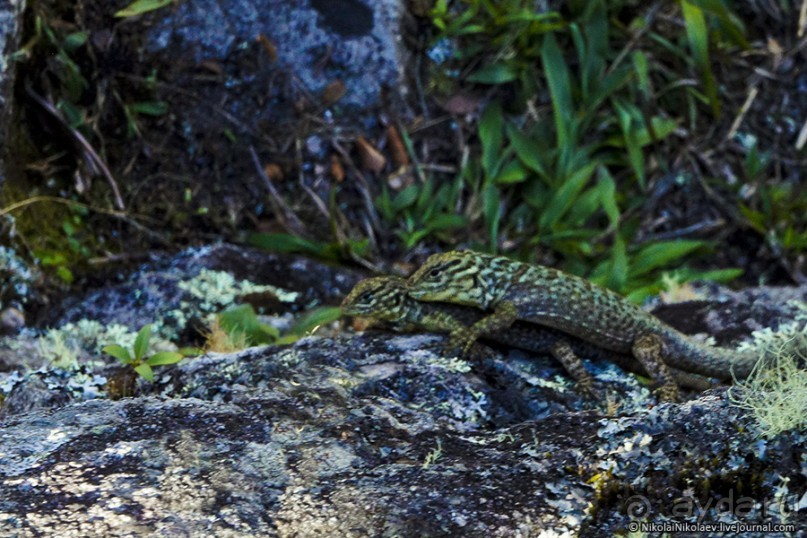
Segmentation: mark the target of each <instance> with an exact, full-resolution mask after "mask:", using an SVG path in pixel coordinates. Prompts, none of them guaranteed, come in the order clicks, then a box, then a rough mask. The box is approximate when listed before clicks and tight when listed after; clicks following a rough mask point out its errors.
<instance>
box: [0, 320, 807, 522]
mask: <svg viewBox="0 0 807 538" xmlns="http://www.w3.org/2000/svg"><path fill="white" fill-rule="evenodd" d="M432 343H434V340H433V339H430V338H426V337H419V336H400V337H394V338H390V337H389V336H388V335H384V334H378V335H374V336H373V335H367V336H363V337H354V338H342V339H336V340H330V339H318V338H308V339H305V340H303V341H301V342H299V343H297V344H296V345H294V346H290V347H286V348H278V347H264V348H254V349H250V350H246V351H244V352H241V353H238V354H234V355H221V356H211V357H205V358H201V359H196V360H191V361H188V362H187V363H185V364H182V365H180V366H179V367H176V368H172V369H166V370H164V371H162V372H161V373H159V375H158V379H157V381H156V382H155V384H153V385H151V386H145V385H142V386H141V391H142V394H141V395H140V396H138V397H136V398H130V399H124V400H121V401H117V402H112V401H107V400H93V401H87V402H80V403H72V404H70V405H67V406H64V407H60V408H56V409H52V410H49V411H34V412H31V413H28V414H25V415H18V416H13V417H10V418H7V419H5V422H3V423H0V426H2V427H0V535H4V536H6V535H7V536H38V535H48V536H56V535H58V536H69V535H80V536H140V535H172V536H174V535H179V536H256V535H257V536H292V535H293V536H323V535H327V536H471V537H473V536H538V535H540V534H541V533H542V532H545V533H546V535H562V534H563V533H564V532H568V533H570V535H571V534H576V535H580V536H610V535H614V534H615V533H617V532H624V531H625V529H626V528H627V526H628V524H629V523H630V522H631V521H633V520H632V518H631V517H632V516H633V517H634V518H638V517H639V516H644V517H647V518H648V520H649V521H653V522H656V523H663V522H665V521H670V520H671V519H672V514H673V511H675V512H674V513H676V514H678V518H677V520H678V521H687V522H694V521H696V520H697V518H698V517H701V516H704V514H705V519H706V520H707V521H708V520H713V518H716V517H717V516H718V515H719V516H720V518H721V520H722V521H727V522H736V521H742V522H746V523H749V522H762V521H766V520H768V521H781V520H782V519H783V518H782V515H781V511H780V509H779V508H777V505H776V502H775V501H776V498H775V497H774V495H775V494H777V491H778V492H779V495H780V497H779V498H780V499H782V500H784V502H785V503H788V504H787V507H788V508H789V509H791V510H792V512H791V513H790V515H789V516H788V518H787V522H788V523H792V524H794V525H796V526H797V527H798V528H802V529H803V528H804V526H805V524H807V514H805V511H804V510H801V511H799V506H800V505H799V501H800V495H801V494H802V493H803V485H804V472H805V470H806V469H807V460H805V459H804V458H805V456H804V454H805V448H807V439H806V438H805V436H804V434H798V433H790V434H782V435H779V436H778V437H777V438H775V439H773V440H771V441H759V440H757V439H755V438H754V436H753V434H752V433H751V428H750V427H749V426H750V425H749V423H748V420H747V419H746V418H745V417H744V416H743V414H742V412H741V411H739V410H738V409H737V408H735V407H732V406H730V405H729V403H728V401H727V397H726V392H725V389H717V390H713V391H711V392H708V393H705V394H703V395H701V396H700V397H698V398H697V399H695V400H692V401H690V402H687V403H686V404H682V405H659V406H655V407H651V406H648V405H642V406H635V407H631V408H630V413H629V414H627V415H622V416H619V415H613V414H611V415H606V414H604V413H603V412H602V411H601V410H599V409H598V408H597V406H596V405H594V404H590V403H589V404H584V405H583V406H582V408H581V409H580V410H574V409H573V407H574V405H572V406H569V405H567V404H566V403H564V402H563V401H560V400H557V399H556V401H555V402H554V403H553V405H554V406H555V408H554V409H553V412H551V413H541V412H536V411H534V409H535V408H534V407H531V405H530V402H528V401H526V400H529V399H531V398H551V397H552V396H551V394H552V392H554V393H555V394H557V393H558V392H559V391H558V390H557V389H556V390H554V391H548V392H535V391H533V392H532V393H530V391H521V390H516V391H515V392H516V393H517V396H516V397H518V398H523V399H525V402H526V403H527V405H525V406H523V407H522V408H521V409H522V410H521V411H520V413H510V414H509V415H508V414H507V413H502V412H500V411H498V410H497V409H503V408H505V407H506V404H505V403H503V400H502V399H501V398H498V397H497V396H496V395H495V392H496V391H495V390H494V389H493V388H492V387H491V385H490V384H488V383H487V382H485V381H484V379H483V378H484V373H483V372H480V371H473V370H472V371H468V372H463V371H461V369H458V368H456V367H452V366H451V365H450V364H449V363H447V362H445V361H444V360H441V359H439V358H438V357H436V356H435V355H433V354H432V353H430V352H429V351H424V349H428V347H429V346H430V345H431V344H432ZM488 361H489V362H492V363H496V362H497V361H498V362H501V361H502V359H501V358H500V357H496V356H491V358H489V359H488ZM454 366H456V365H454ZM514 368H515V370H517V371H519V372H520V373H521V375H522V376H523V378H524V379H529V376H528V375H526V370H524V367H523V366H522V365H519V364H516V365H515V366H514ZM620 390H621V389H620ZM618 397H619V398H628V399H629V398H631V397H632V394H630V393H628V392H623V393H621V394H620V395H619V396H618ZM578 403H579V401H578ZM787 479H789V480H790V481H789V482H786V481H785V480H787ZM783 484H784V486H783ZM777 488H779V489H778V490H777ZM782 488H784V489H782ZM730 498H731V499H732V501H731V502H733V503H734V505H736V504H737V502H739V501H740V500H741V499H753V500H754V501H753V502H755V503H756V504H753V506H754V507H755V511H754V512H753V513H751V514H748V512H747V511H746V512H740V511H739V509H735V508H732V509H731V510H728V511H727V510H726V509H725V505H726V503H727V502H728V500H729V499H730ZM706 501H710V502H711V504H709V506H710V507H712V508H709V509H705V508H704V506H706V504H705V503H706ZM717 501H723V504H722V505H721V506H723V507H724V508H723V511H722V512H719V513H718V512H716V511H715V509H714V506H715V503H716V502H717ZM745 502H748V501H745ZM698 503H699V504H698ZM762 503H765V504H764V507H765V509H766V510H767V512H766V513H764V514H763V513H762V512H761V509H762V507H763V504H762ZM734 505H733V506H734ZM713 535H714V534H713ZM794 535H795V536H798V535H799V534H798V533H796V534H794ZM774 536H777V535H776V534H774ZM778 536H783V534H778Z"/></svg>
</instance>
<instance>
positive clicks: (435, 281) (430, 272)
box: [407, 250, 490, 307]
mask: <svg viewBox="0 0 807 538" xmlns="http://www.w3.org/2000/svg"><path fill="white" fill-rule="evenodd" d="M487 258H488V256H486V255H484V254H479V253H476V252H472V251H459V250H455V251H452V252H445V253H442V254H434V255H433V256H430V257H429V258H428V259H427V260H426V262H425V263H424V264H423V265H422V266H421V267H420V269H418V270H417V271H415V272H414V274H412V276H410V277H409V280H408V281H407V283H408V285H409V296H410V297H413V298H414V299H417V300H420V301H445V302H450V303H460V304H465V305H469V306H477V307H479V306H481V307H487V304H486V303H487V297H488V295H489V292H490V290H488V289H487V288H488V282H487V280H488V279H487V278H486V277H487V276H488V275H487V273H489V272H490V271H489V270H488V265H489V264H486V262H485V260H486V259H487Z"/></svg>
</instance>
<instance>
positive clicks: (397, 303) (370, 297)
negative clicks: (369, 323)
mask: <svg viewBox="0 0 807 538" xmlns="http://www.w3.org/2000/svg"><path fill="white" fill-rule="evenodd" d="M406 298H407V297H406V281H404V280H403V279H401V278H398V277H394V276H380V277H374V278H367V279H364V280H362V281H361V282H359V283H358V284H356V286H355V287H354V288H353V289H352V290H351V292H350V293H349V294H348V295H347V297H345V300H344V301H342V313H343V314H344V315H347V316H358V317H368V318H373V319H377V320H381V321H400V320H401V319H403V318H404V316H405V315H406V311H405V308H404V301H405V300H406Z"/></svg>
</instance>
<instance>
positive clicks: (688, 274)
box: [675, 267, 745, 284]
mask: <svg viewBox="0 0 807 538" xmlns="http://www.w3.org/2000/svg"><path fill="white" fill-rule="evenodd" d="M744 272H745V271H743V270H742V269H739V268H736V267H732V268H728V269H712V270H709V271H698V270H695V269H689V268H687V267H684V268H682V269H679V270H677V271H675V277H676V279H677V280H678V281H679V282H681V283H684V282H693V281H696V280H703V281H709V282H720V283H723V284H725V283H727V282H731V281H732V280H734V279H736V278H739V277H741V276H742V275H743V273H744Z"/></svg>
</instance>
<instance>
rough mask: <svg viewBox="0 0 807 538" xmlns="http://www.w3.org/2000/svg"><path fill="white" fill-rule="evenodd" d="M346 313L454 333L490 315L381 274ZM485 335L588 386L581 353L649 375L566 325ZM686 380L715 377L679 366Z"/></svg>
mask: <svg viewBox="0 0 807 538" xmlns="http://www.w3.org/2000/svg"><path fill="white" fill-rule="evenodd" d="M342 310H343V313H344V314H345V315H349V316H359V317H366V318H371V319H374V320H379V321H385V322H389V323H392V324H393V325H394V326H395V327H396V328H398V329H400V330H416V329H420V330H427V331H433V332H438V333H450V332H453V331H457V330H463V329H465V328H466V327H468V326H471V325H473V324H474V323H476V322H478V321H479V320H481V319H483V318H484V317H485V312H484V311H482V310H479V309H478V308H473V307H466V306H462V305H458V304H452V303H442V302H422V301H416V300H414V299H412V298H411V297H410V296H409V295H408V293H407V284H406V281H405V280H403V279H401V278H398V277H392V276H389V277H375V278H368V279H365V280H362V281H361V282H359V283H358V284H356V286H355V287H354V288H353V290H352V291H351V292H350V294H348V296H347V297H346V298H345V300H344V301H343V302H342ZM483 337H484V338H485V339H488V340H491V341H494V342H497V343H499V344H504V345H506V346H511V347H517V348H520V349H524V350H527V351H532V352H535V353H541V354H550V355H552V356H553V357H555V358H556V359H557V360H558V361H559V362H560V363H561V364H562V365H563V366H564V368H565V369H566V371H567V372H569V374H570V375H571V376H572V377H573V378H574V379H575V380H576V381H577V382H578V384H579V385H580V386H581V387H582V388H584V389H586V390H591V389H592V388H593V379H592V377H591V375H590V374H589V373H588V372H587V371H586V370H585V367H584V366H583V362H582V360H580V358H579V356H578V355H582V356H586V357H589V358H591V359H595V360H609V361H611V362H614V363H616V364H617V365H619V366H620V367H622V368H624V369H626V370H629V371H632V372H636V373H639V374H641V375H646V371H645V370H644V369H643V368H642V366H641V365H640V364H639V363H638V362H637V361H635V360H633V359H632V358H631V357H630V356H628V355H626V354H622V353H616V352H611V351H607V350H604V349H602V348H599V347H597V346H595V345H592V344H589V343H587V342H585V341H583V340H580V339H578V338H575V337H573V336H570V335H567V334H564V333H563V332H561V331H558V330H555V329H551V328H549V327H543V326H541V325H537V324H534V323H526V322H516V323H514V324H513V325H512V326H511V327H509V328H508V329H507V330H505V331H499V332H497V333H494V334H490V335H483ZM673 375H674V376H675V378H676V381H677V382H678V383H679V384H681V385H682V386H686V387H689V388H694V389H697V390H705V389H706V388H708V387H709V386H710V384H709V382H708V381H707V380H706V379H704V378H702V377H700V376H695V375H692V374H688V373H685V372H681V371H678V370H674V371H673Z"/></svg>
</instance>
